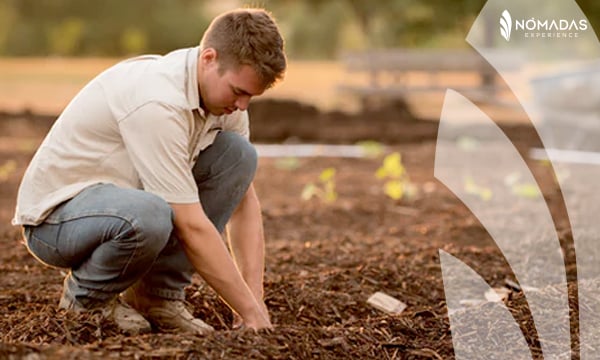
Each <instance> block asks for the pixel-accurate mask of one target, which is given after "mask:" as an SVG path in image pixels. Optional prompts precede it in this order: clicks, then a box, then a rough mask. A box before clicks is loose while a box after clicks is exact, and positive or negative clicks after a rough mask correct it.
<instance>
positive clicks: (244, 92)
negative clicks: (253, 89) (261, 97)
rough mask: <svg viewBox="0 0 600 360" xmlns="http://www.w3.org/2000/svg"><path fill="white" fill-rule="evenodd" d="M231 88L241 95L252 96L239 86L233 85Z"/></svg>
mask: <svg viewBox="0 0 600 360" xmlns="http://www.w3.org/2000/svg"><path fill="white" fill-rule="evenodd" d="M231 87H232V88H233V91H235V92H237V93H241V94H243V95H247V96H252V94H250V93H249V92H248V91H246V90H244V89H241V88H239V87H237V86H233V85H231Z"/></svg>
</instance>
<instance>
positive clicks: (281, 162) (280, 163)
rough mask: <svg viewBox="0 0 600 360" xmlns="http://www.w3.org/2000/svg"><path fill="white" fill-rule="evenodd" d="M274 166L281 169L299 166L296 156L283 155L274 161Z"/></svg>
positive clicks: (288, 169) (291, 168) (292, 168)
mask: <svg viewBox="0 0 600 360" xmlns="http://www.w3.org/2000/svg"><path fill="white" fill-rule="evenodd" d="M275 167H276V168H278V169H281V170H287V171H294V170H296V169H298V168H299V167H300V161H299V160H298V158H297V157H293V156H290V157H284V158H280V159H277V160H276V161H275Z"/></svg>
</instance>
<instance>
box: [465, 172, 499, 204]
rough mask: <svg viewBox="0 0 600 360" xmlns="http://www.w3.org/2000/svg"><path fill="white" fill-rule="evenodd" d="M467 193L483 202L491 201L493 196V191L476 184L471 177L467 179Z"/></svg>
mask: <svg viewBox="0 0 600 360" xmlns="http://www.w3.org/2000/svg"><path fill="white" fill-rule="evenodd" d="M465 191H466V192H467V194H471V195H475V196H477V197H479V198H480V199H481V200H483V201H489V200H491V199H492V196H493V193H492V190H491V189H489V188H486V187H484V186H480V185H478V184H476V183H475V180H473V178H472V177H470V176H468V177H467V178H465Z"/></svg>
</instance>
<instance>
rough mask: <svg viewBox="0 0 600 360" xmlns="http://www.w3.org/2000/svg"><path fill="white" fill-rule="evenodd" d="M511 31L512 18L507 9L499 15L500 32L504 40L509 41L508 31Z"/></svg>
mask: <svg viewBox="0 0 600 360" xmlns="http://www.w3.org/2000/svg"><path fill="white" fill-rule="evenodd" d="M511 32H512V18H511V17H510V13H509V12H508V10H504V12H502V17H500V34H501V35H502V37H503V38H504V39H505V40H506V41H510V33H511Z"/></svg>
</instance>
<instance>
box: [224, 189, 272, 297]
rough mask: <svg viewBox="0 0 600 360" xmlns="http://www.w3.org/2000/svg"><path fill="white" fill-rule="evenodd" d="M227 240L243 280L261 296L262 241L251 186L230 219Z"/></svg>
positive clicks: (257, 212) (255, 202)
mask: <svg viewBox="0 0 600 360" xmlns="http://www.w3.org/2000/svg"><path fill="white" fill-rule="evenodd" d="M229 244H230V247H231V250H232V252H233V255H234V258H235V262H236V264H237V265H238V268H239V269H240V272H241V273H242V276H243V277H244V279H245V280H246V283H248V285H249V286H250V289H251V290H252V292H253V293H254V295H255V296H256V297H257V300H262V296H263V277H264V266H265V243H264V233H263V225H262V217H261V210H260V203H259V201H258V197H257V196H256V193H255V192H254V188H253V187H252V186H250V188H249V189H248V193H247V194H246V196H245V197H244V199H243V201H242V203H241V204H240V205H239V207H238V208H237V209H236V211H235V213H234V214H233V216H232V218H231V220H230V222H229Z"/></svg>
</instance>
